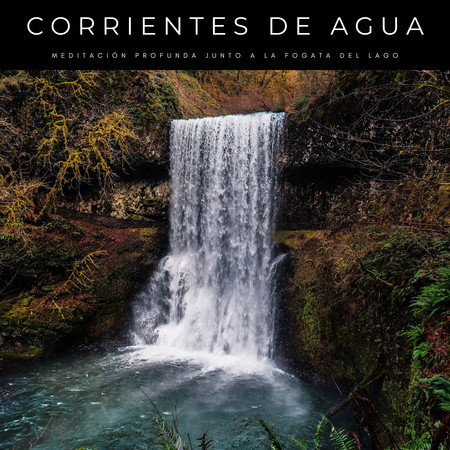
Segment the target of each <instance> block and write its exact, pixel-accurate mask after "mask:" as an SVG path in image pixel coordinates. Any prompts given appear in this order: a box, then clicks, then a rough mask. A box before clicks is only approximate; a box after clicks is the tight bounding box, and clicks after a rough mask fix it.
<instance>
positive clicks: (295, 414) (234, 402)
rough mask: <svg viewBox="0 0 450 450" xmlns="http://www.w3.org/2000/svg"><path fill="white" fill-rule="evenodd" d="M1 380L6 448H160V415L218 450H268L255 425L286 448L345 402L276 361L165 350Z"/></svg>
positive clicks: (55, 365)
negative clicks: (269, 428)
mask: <svg viewBox="0 0 450 450" xmlns="http://www.w3.org/2000/svg"><path fill="white" fill-rule="evenodd" d="M0 375H1V378H0V397H1V401H0V420H1V430H0V448H15V449H22V448H30V445H31V446H33V448H37V449H58V448H61V449H66V448H67V449H75V448H77V447H80V446H81V447H95V448H99V449H103V448H105V449H107V448H109V446H111V448H113V449H116V448H120V449H123V448H136V449H147V448H148V449H152V448H158V442H159V441H158V437H157V435H156V433H155V428H154V425H152V420H153V419H154V418H155V417H156V416H157V415H158V413H159V414H160V415H161V417H162V418H164V419H166V420H167V421H168V422H172V421H173V418H174V416H176V417H177V423H178V427H179V431H180V433H181V434H182V435H183V437H184V438H185V439H186V440H188V436H189V438H190V440H191V441H192V443H193V444H194V445H195V444H196V438H198V437H200V436H201V435H202V434H203V433H204V432H206V431H207V432H208V435H209V436H210V438H212V439H213V440H214V443H215V448H216V449H233V448H241V449H249V450H251V449H264V448H267V447H266V446H265V443H266V435H265V433H264V430H263V429H262V427H261V426H260V424H259V423H258V418H262V419H264V420H265V421H266V422H268V423H270V424H271V425H272V426H273V427H274V429H275V430H276V431H277V432H278V434H279V436H280V438H281V439H282V440H284V441H288V439H289V436H292V435H294V436H299V437H302V438H303V439H306V440H309V441H312V440H313V438H314V430H315V426H316V424H317V422H318V420H319V419H320V414H321V413H325V412H326V411H328V410H329V409H330V408H331V407H333V406H335V405H336V404H337V403H339V402H340V401H341V400H342V396H341V394H340V393H339V392H338V390H337V389H336V388H334V387H330V388H327V387H323V386H315V385H314V384H313V383H309V382H307V381H301V380H299V379H298V378H296V377H294V376H292V375H290V374H288V373H286V372H284V371H282V370H280V369H278V368H277V367H276V366H275V365H274V364H273V363H271V362H270V361H250V360H241V359H238V358H234V357H232V356H220V357H219V356H215V355H211V354H203V353H194V352H186V353H183V352H179V351H177V352H173V350H172V349H170V348H164V347H159V346H144V347H124V348H119V349H116V350H113V351H107V352H96V353H87V354H74V355H67V356H63V357H57V358H52V359H48V360H40V361H34V362H28V363H22V364H14V365H13V366H9V367H7V368H4V369H3V370H2V371H1V372H0ZM149 399H151V401H152V402H154V404H155V406H156V409H157V410H156V409H155V407H154V406H153V405H152V402H151V401H150V400H149ZM340 414H341V416H340V417H338V416H336V418H333V421H334V423H335V424H336V425H339V426H349V425H350V423H351V417H348V416H345V413H340Z"/></svg>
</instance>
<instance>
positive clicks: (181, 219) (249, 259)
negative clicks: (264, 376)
mask: <svg viewBox="0 0 450 450" xmlns="http://www.w3.org/2000/svg"><path fill="white" fill-rule="evenodd" d="M284 121H285V115H284V114H275V113H256V114H250V115H234V116H222V117H216V118H204V119H190V120H174V121H173V122H172V124H171V134H170V151H171V187H172V192H171V206H170V253H169V254H168V256H166V257H165V258H164V259H163V260H162V261H161V263H160V266H159V269H158V270H157V271H156V273H155V275H154V276H153V278H152V279H151V280H150V282H149V284H148V286H147V288H146V289H145V291H143V292H142V293H141V294H140V295H139V298H138V299H137V301H136V302H135V309H134V319H135V324H134V333H133V338H134V343H135V344H138V345H142V344H157V345H159V346H164V347H170V348H174V349H178V350H180V351H201V352H208V353H212V354H216V355H224V354H229V355H235V356H238V357H242V356H243V357H246V358H251V359H256V358H257V359H267V358H270V356H271V353H272V349H273V335H274V310H275V305H274V295H273V294H274V293H273V279H274V272H275V266H276V262H277V261H276V259H275V255H274V248H273V241H272V231H273V222H274V213H275V209H276V175H277V170H276V168H277V157H278V152H279V149H280V146H281V139H282V134H283V130H284Z"/></svg>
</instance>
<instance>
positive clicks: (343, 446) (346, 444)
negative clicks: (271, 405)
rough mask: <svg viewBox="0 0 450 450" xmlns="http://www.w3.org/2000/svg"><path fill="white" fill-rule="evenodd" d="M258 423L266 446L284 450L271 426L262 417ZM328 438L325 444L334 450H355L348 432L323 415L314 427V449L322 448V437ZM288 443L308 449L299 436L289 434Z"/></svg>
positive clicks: (304, 441) (297, 447)
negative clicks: (325, 429) (326, 431)
mask: <svg viewBox="0 0 450 450" xmlns="http://www.w3.org/2000/svg"><path fill="white" fill-rule="evenodd" d="M258 423H259V424H260V425H261V427H262V428H263V429H264V431H265V433H266V436H267V440H268V442H267V444H266V445H267V447H269V448H270V449H271V450H284V449H285V448H286V447H285V446H284V445H283V444H282V443H281V441H280V440H279V438H278V437H277V435H276V433H275V430H274V429H273V427H272V426H271V425H270V424H268V423H267V422H266V421H264V420H263V419H258ZM325 426H328V427H329V431H328V433H327V434H326V435H325V436H323V433H324V428H325ZM323 438H328V442H327V443H326V444H331V445H332V446H333V448H334V449H336V450H356V448H357V447H356V445H355V442H354V440H353V438H352V437H350V436H349V434H348V432H347V431H346V430H344V429H343V428H336V427H335V426H334V425H333V424H332V423H331V422H330V420H329V419H327V418H326V417H325V416H322V418H321V419H320V420H319V422H318V423H317V424H316V429H315V433H314V447H313V448H314V450H318V449H320V448H322V443H321V442H322V439H323ZM289 442H290V444H291V445H292V446H293V447H294V448H296V449H300V450H308V442H307V441H306V440H304V439H301V438H299V437H295V436H291V438H290V441H289Z"/></svg>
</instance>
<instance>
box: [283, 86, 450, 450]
mask: <svg viewBox="0 0 450 450" xmlns="http://www.w3.org/2000/svg"><path fill="white" fill-rule="evenodd" d="M385 81H386V80H384V81H383V83H381V84H380V85H378V84H375V86H374V85H371V86H370V87H368V86H365V89H364V90H363V89H362V87H361V85H360V84H359V81H358V79H353V85H352V84H349V85H348V86H346V85H344V86H343V89H344V90H343V92H341V93H340V94H339V96H338V97H335V96H331V97H328V98H327V99H323V103H319V104H318V105H321V106H320V107H319V106H318V105H315V106H313V107H312V108H311V109H310V110H309V111H306V112H302V113H298V114H293V115H291V116H290V120H289V124H288V129H287V137H286V148H285V151H284V155H283V159H282V164H283V177H282V182H283V187H284V188H283V192H284V198H283V205H282V209H281V212H280V219H279V224H278V231H277V233H276V239H277V242H278V243H279V245H280V246H281V248H282V249H284V251H285V252H286V253H287V255H288V258H287V263H286V267H285V276H284V280H283V281H282V282H281V285H282V287H283V289H282V297H281V299H280V303H279V307H280V326H279V335H278V339H279V345H280V349H281V350H282V353H283V354H284V355H285V357H286V358H287V359H288V361H290V363H291V365H292V367H294V368H296V369H297V370H299V372H300V373H301V372H302V371H306V372H307V373H308V371H310V372H312V373H316V374H317V373H320V374H323V375H325V376H328V377H333V379H334V380H335V381H336V382H337V383H342V385H344V386H346V387H347V388H348V389H355V391H356V392H357V393H358V394H364V395H365V396H368V397H369V398H370V399H372V400H373V401H374V402H375V408H376V410H377V411H378V412H377V413H374V417H373V418H374V419H375V420H377V419H376V414H379V417H380V418H381V420H382V421H383V422H384V423H385V424H387V425H388V427H389V428H390V430H391V431H392V433H393V435H394V436H395V439H398V442H400V444H399V445H400V446H401V447H402V446H406V447H407V445H408V439H409V438H411V436H416V437H417V436H418V435H420V436H421V438H423V439H424V442H431V441H432V440H433V439H438V438H436V436H438V435H439V432H438V429H439V424H440V423H441V422H440V421H442V420H445V415H446V413H445V406H444V404H443V403H442V402H440V400H439V393H438V392H437V391H436V390H433V387H432V384H431V383H429V384H427V380H430V379H433V380H437V379H439V380H441V377H442V376H444V375H443V374H445V372H446V370H447V363H445V362H444V361H443V360H442V358H441V355H442V354H443V353H442V352H444V353H447V352H448V350H449V340H448V324H447V325H444V324H443V322H441V320H442V319H443V318H444V317H446V307H442V308H440V309H439V308H438V310H437V311H439V312H436V314H432V316H427V315H426V313H425V311H426V310H427V308H428V307H425V306H424V305H425V304H424V303H422V302H421V301H419V300H418V299H422V298H423V296H424V295H425V296H427V298H429V297H428V293H429V292H431V290H432V291H433V292H435V293H436V297H435V300H434V301H435V302H437V303H439V300H438V298H439V295H440V294H437V291H435V289H438V290H439V292H442V293H443V292H444V291H445V292H447V294H445V295H448V294H450V291H448V288H444V287H443V286H444V285H447V286H448V275H444V273H447V270H448V267H449V266H448V264H449V260H448V251H447V250H444V249H445V248H446V247H448V244H449V241H448V227H449V222H448V211H449V206H450V204H449V195H448V184H447V180H446V179H445V172H446V168H447V167H448V154H447V152H446V151H445V150H443V149H445V147H446V145H447V143H448V110H446V109H445V108H440V107H439V105H441V104H442V100H440V99H439V97H433V96H432V95H430V93H429V92H423V91H421V89H419V88H418V84H414V82H413V80H410V81H409V82H408V83H407V86H404V85H403V86H400V85H398V84H396V83H394V84H392V83H388V84H385ZM345 88H346V90H345ZM438 273H439V274H440V275H437V274H438ZM438 280H441V281H438ZM445 280H447V281H445ZM436 283H438V284H436ZM439 283H443V284H439ZM446 283H447V284H446ZM438 285H439V286H442V289H443V290H444V291H441V290H440V289H441V288H440V287H439V288H438V287H437V286H438ZM433 295H434V294H433ZM430 301H431V300H430ZM437 303H436V305H437ZM419 304H420V306H418V305H419ZM444 322H445V320H444ZM433 336H434V337H433ZM424 348H427V350H426V353H427V356H426V357H423V356H419V355H421V353H420V352H421V350H420V349H422V350H423V349H424ZM447 355H448V353H447ZM444 378H445V376H444ZM418 380H422V381H418ZM447 383H448V381H447ZM431 392H433V393H431ZM428 396H430V397H428ZM431 398H432V399H433V400H431ZM427 399H428V400H427ZM360 405H361V404H359V406H360ZM438 405H440V406H438ZM354 406H355V405H354ZM366 412H367V411H366ZM359 413H361V411H359ZM433 421H434V422H433ZM432 423H435V424H437V426H436V425H430V424H432ZM427 427H430V428H429V429H428V431H426V429H427ZM378 437H379V438H380V439H381V441H382V442H383V445H386V446H389V445H390V444H389V439H390V437H389V436H388V434H387V433H384V432H382V433H380V436H378Z"/></svg>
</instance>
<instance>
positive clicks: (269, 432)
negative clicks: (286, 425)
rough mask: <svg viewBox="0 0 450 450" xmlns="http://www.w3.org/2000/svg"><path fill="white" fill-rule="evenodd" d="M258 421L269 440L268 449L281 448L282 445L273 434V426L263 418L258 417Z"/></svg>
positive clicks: (281, 449)
mask: <svg viewBox="0 0 450 450" xmlns="http://www.w3.org/2000/svg"><path fill="white" fill-rule="evenodd" d="M258 423H259V424H260V425H261V426H262V428H263V429H264V431H265V432H266V435H267V438H268V440H269V442H268V444H267V446H268V447H269V448H270V450H283V446H282V445H281V443H280V441H279V440H278V437H277V435H276V434H275V430H274V429H273V427H272V426H271V425H269V424H268V423H267V422H266V421H265V420H263V419H258Z"/></svg>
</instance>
